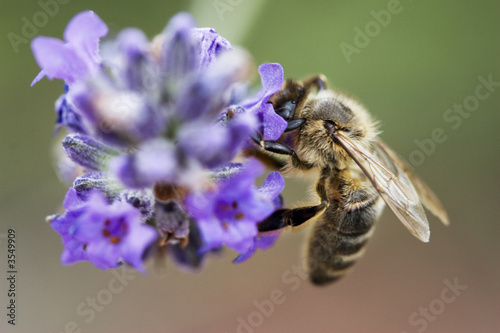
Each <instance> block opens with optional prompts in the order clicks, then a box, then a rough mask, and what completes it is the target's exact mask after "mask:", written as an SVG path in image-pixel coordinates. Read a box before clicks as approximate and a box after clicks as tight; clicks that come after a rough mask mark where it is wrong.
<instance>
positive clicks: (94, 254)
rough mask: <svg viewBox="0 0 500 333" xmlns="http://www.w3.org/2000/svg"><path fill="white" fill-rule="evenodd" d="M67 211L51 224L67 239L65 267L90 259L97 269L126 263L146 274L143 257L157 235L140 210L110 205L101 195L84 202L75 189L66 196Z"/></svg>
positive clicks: (130, 206)
mask: <svg viewBox="0 0 500 333" xmlns="http://www.w3.org/2000/svg"><path fill="white" fill-rule="evenodd" d="M65 208H66V212H65V214H64V215H62V216H59V217H56V218H54V219H53V220H52V222H51V225H52V227H53V228H54V229H55V230H56V231H58V232H59V233H60V234H61V236H62V237H63V243H64V245H65V250H64V252H63V257H62V262H63V263H64V264H72V263H74V262H77V261H81V260H89V261H90V262H92V263H93V264H94V265H95V266H96V267H99V268H101V269H109V268H115V267H118V266H119V264H120V261H122V260H123V261H125V262H126V263H128V264H130V265H131V266H133V267H134V268H136V269H137V270H139V271H142V272H144V271H145V270H144V268H143V266H142V255H143V253H144V252H145V250H146V248H147V247H148V246H150V245H151V243H152V242H154V241H155V240H156V237H157V233H156V231H155V230H154V228H152V227H151V226H148V225H145V224H143V223H142V221H141V213H140V212H139V210H138V209H136V208H134V207H133V206H132V205H130V204H128V203H124V202H119V201H115V202H113V203H112V204H109V203H108V201H107V200H106V199H105V198H104V197H103V196H102V195H101V194H100V193H99V192H94V193H93V194H92V195H91V196H90V197H89V199H88V200H87V201H81V200H79V199H78V198H77V194H76V191H75V190H74V189H70V190H69V191H68V194H67V195H66V200H65Z"/></svg>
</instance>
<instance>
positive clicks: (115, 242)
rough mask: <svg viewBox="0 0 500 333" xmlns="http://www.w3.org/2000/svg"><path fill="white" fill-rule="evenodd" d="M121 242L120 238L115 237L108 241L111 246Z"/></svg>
mask: <svg viewBox="0 0 500 333" xmlns="http://www.w3.org/2000/svg"><path fill="white" fill-rule="evenodd" d="M121 240H122V239H121V238H120V237H117V236H114V237H111V238H110V239H109V241H110V242H111V243H112V244H118V243H120V242H121Z"/></svg>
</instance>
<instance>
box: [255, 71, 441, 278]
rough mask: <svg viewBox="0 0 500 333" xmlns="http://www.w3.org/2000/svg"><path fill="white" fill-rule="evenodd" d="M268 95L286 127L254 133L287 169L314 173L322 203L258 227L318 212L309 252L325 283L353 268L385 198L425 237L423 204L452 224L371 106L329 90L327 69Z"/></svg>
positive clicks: (281, 213) (292, 223)
mask: <svg viewBox="0 0 500 333" xmlns="http://www.w3.org/2000/svg"><path fill="white" fill-rule="evenodd" d="M269 102H270V103H272V105H273V107H274V110H275V112H276V113H277V114H279V115H280V116H282V117H283V118H284V119H285V120H286V121H287V122H288V126H287V128H286V130H285V133H284V134H283V136H282V137H281V138H280V139H279V140H277V141H267V140H264V139H263V138H262V135H260V134H257V135H256V137H255V138H253V139H254V142H255V143H256V144H257V145H258V147H259V148H260V149H261V150H262V151H265V152H270V153H274V154H279V155H284V156H287V159H286V160H285V161H284V163H283V164H281V165H282V166H283V170H285V171H287V170H288V171H289V172H294V173H297V172H298V173H302V172H308V171H312V172H315V173H316V174H317V178H318V179H317V182H316V185H315V192H316V193H317V196H318V198H319V201H320V202H319V203H318V204H316V205H311V206H305V207H298V208H293V209H290V208H282V209H279V210H277V211H275V212H274V213H273V214H272V215H271V216H269V217H268V218H267V219H266V220H264V221H262V222H260V223H259V224H258V229H259V232H267V231H272V230H277V229H281V228H285V227H292V228H293V227H298V226H300V225H302V224H303V223H305V222H307V221H309V220H313V219H314V220H315V222H314V225H313V226H312V228H311V229H310V233H309V236H308V241H307V244H306V251H305V254H306V255H305V264H306V267H307V269H308V273H309V277H310V280H311V281H312V282H313V283H314V284H316V285H325V284H328V283H330V282H332V281H335V280H337V279H339V278H341V277H342V276H344V275H345V274H346V273H347V272H348V271H349V270H350V269H351V268H352V266H353V265H354V263H356V262H357V260H358V259H359V258H360V257H361V256H362V255H363V253H364V251H365V249H366V244H367V242H368V240H369V239H370V237H371V236H372V234H373V231H374V227H375V223H376V221H377V220H378V218H379V217H380V215H381V213H382V210H383V208H384V206H385V205H387V206H389V208H390V209H391V210H392V211H393V212H394V213H395V214H396V216H397V217H398V218H399V220H400V221H401V222H402V223H403V224H404V225H405V226H406V227H407V228H408V230H409V231H410V232H411V233H412V234H413V235H414V236H416V237H417V238H418V239H420V240H421V241H423V242H427V241H429V236H430V231H429V224H428V221H427V217H426V215H425V212H424V209H423V206H425V207H426V208H427V209H428V210H429V211H430V212H431V213H433V214H434V215H435V216H437V217H438V218H439V219H440V220H441V221H442V222H443V223H444V224H446V225H447V224H448V223H449V221H448V216H447V214H446V211H445V209H444V208H443V206H442V204H441V203H440V201H439V199H438V198H437V196H436V195H435V194H434V193H433V192H432V191H431V190H430V188H429V187H428V186H427V185H426V184H425V183H424V182H423V181H422V180H421V179H420V178H419V177H418V176H417V175H416V174H415V173H414V172H413V171H412V170H411V168H410V167H409V166H408V165H407V164H406V163H405V162H404V161H403V159H401V158H400V157H399V156H398V155H397V154H396V153H395V152H393V151H392V150H391V149H390V148H389V147H388V146H387V145H386V144H385V143H383V142H382V141H381V140H380V139H379V138H378V134H379V132H378V130H377V122H376V121H374V120H373V119H372V117H371V115H370V114H369V113H368V111H367V110H366V109H365V108H364V107H363V106H362V105H361V104H359V103H358V102H356V101H355V100H354V99H352V98H350V97H348V96H347V95H345V94H341V93H338V92H335V91H333V90H330V89H328V87H327V81H326V78H325V77H324V76H323V75H317V76H314V77H311V78H310V79H308V80H306V81H304V82H300V81H296V80H292V79H288V80H286V81H285V82H284V84H283V87H282V88H281V89H280V90H279V91H278V92H277V93H275V94H274V95H272V96H271V97H270V99H269ZM260 156H267V155H260ZM276 165H280V164H279V163H276Z"/></svg>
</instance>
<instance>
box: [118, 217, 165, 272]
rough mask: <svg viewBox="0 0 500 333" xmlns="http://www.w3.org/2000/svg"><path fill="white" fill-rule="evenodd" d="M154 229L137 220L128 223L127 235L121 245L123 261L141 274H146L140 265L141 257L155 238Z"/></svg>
mask: <svg viewBox="0 0 500 333" xmlns="http://www.w3.org/2000/svg"><path fill="white" fill-rule="evenodd" d="M157 236H158V235H157V233H156V231H155V229H154V228H153V227H151V226H149V225H146V224H140V223H138V220H137V219H136V220H135V221H131V222H130V223H129V235H128V237H127V239H126V240H125V242H124V244H123V245H122V257H123V260H124V261H125V262H126V263H128V264H129V265H130V266H132V267H134V268H135V269H137V270H138V271H140V272H142V273H143V274H145V273H146V270H145V269H144V266H143V265H142V257H143V254H144V252H145V251H146V249H147V247H148V246H149V245H151V243H153V242H154V241H155V240H156V238H157Z"/></svg>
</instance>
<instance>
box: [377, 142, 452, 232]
mask: <svg viewBox="0 0 500 333" xmlns="http://www.w3.org/2000/svg"><path fill="white" fill-rule="evenodd" d="M374 152H375V155H377V156H379V155H380V157H381V158H384V159H385V160H386V161H387V163H389V164H391V165H392V166H393V168H394V170H395V173H396V175H397V176H398V177H399V179H403V178H406V179H407V180H408V181H409V182H411V183H412V184H413V186H414V187H415V189H416V190H417V194H418V197H419V198H420V201H421V202H422V204H423V205H424V207H425V208H427V209H428V210H429V211H430V212H431V213H432V214H433V215H434V216H436V217H437V218H438V219H439V220H440V221H441V222H443V224H444V225H449V224H450V221H449V219H448V214H447V213H446V210H445V209H444V207H443V205H442V204H441V202H440V201H439V199H438V198H437V196H436V195H435V194H434V192H432V190H431V189H430V188H429V186H427V184H426V183H424V181H423V180H422V179H420V178H419V177H418V176H417V175H416V174H415V173H414V172H413V170H412V168H411V167H410V166H409V165H408V164H407V163H406V162H405V161H404V160H403V159H402V158H401V157H400V156H399V155H398V154H397V153H395V152H394V151H393V150H392V149H391V148H389V147H388V146H387V145H386V144H385V143H384V142H383V141H382V140H380V139H379V140H378V141H377V142H376V143H375V144H374Z"/></svg>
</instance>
